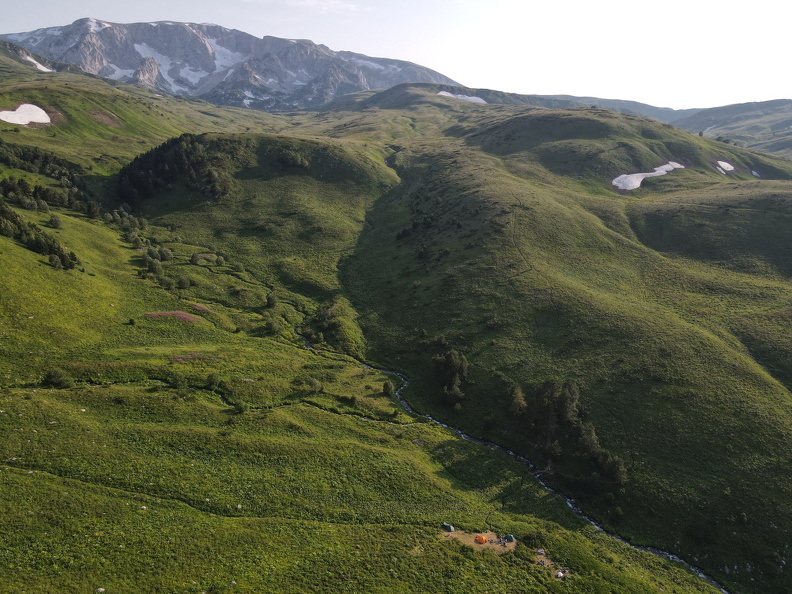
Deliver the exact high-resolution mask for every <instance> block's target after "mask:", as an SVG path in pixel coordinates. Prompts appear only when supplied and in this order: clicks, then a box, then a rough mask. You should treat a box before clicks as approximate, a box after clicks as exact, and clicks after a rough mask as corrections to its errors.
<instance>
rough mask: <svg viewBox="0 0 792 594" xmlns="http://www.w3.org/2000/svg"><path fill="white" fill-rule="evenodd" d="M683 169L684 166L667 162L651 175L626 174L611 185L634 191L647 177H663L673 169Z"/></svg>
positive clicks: (674, 162) (656, 168)
mask: <svg viewBox="0 0 792 594" xmlns="http://www.w3.org/2000/svg"><path fill="white" fill-rule="evenodd" d="M684 168H685V166H684V165H680V164H679V163H677V162H676V161H669V162H668V163H666V164H665V165H661V166H660V167H655V169H654V171H653V172H651V173H626V174H624V175H620V176H619V177H617V178H616V179H614V180H613V182H612V183H613V185H614V186H616V187H617V188H619V189H620V190H635V189H636V188H640V187H641V182H642V181H643V180H645V179H646V178H647V177H657V176H659V175H665V174H666V173H668V172H669V171H673V170H674V169H684Z"/></svg>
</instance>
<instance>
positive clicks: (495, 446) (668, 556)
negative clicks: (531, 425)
mask: <svg viewBox="0 0 792 594" xmlns="http://www.w3.org/2000/svg"><path fill="white" fill-rule="evenodd" d="M301 328H302V326H300V327H298V328H295V330H294V332H295V334H297V336H299V337H300V338H301V339H303V340H304V341H305V348H306V349H308V350H311V351H314V352H315V353H317V354H319V353H320V352H321V351H318V350H317V349H315V348H314V347H313V345H312V344H311V342H310V340H308V339H307V338H306V337H305V336H303V335H302V334H300V329H301ZM350 359H354V358H353V357H350ZM358 363H359V364H360V365H362V366H363V367H365V368H366V369H370V370H372V371H376V372H379V373H382V374H383V375H389V376H391V377H395V378H397V379H398V380H399V382H400V384H401V385H399V386H398V387H397V388H396V392H395V394H396V400H397V401H398V402H399V404H400V405H401V406H402V408H404V410H405V411H406V412H408V413H409V414H411V415H413V416H416V417H421V418H422V419H426V420H428V421H430V422H432V423H434V424H435V425H439V426H440V427H443V428H445V429H448V430H449V431H452V432H453V433H455V434H456V435H457V436H458V437H459V438H460V439H464V440H465V441H470V442H473V443H476V444H479V445H482V446H485V447H488V448H490V449H491V450H498V451H501V452H504V453H506V454H508V455H509V456H511V457H512V458H515V459H517V460H519V461H520V462H522V463H523V464H525V465H526V466H528V468H529V469H530V470H531V472H532V473H533V472H535V471H536V467H535V466H534V465H533V463H532V462H531V461H530V460H528V458H526V457H524V456H521V455H519V454H518V453H516V452H513V451H512V450H510V449H508V448H505V447H503V446H500V445H498V444H496V443H493V442H491V441H487V440H485V439H479V438H478V437H473V436H472V435H468V434H467V433H465V432H464V431H462V430H461V429H457V428H456V427H452V426H451V425H448V424H446V423H443V422H442V421H438V420H437V419H435V418H434V417H433V416H431V415H428V414H425V413H420V412H418V411H416V410H415V409H414V408H413V407H412V406H410V403H409V402H407V400H406V399H405V398H404V396H403V395H402V391H403V390H404V389H405V388H406V387H407V386H409V385H410V381H409V380H408V379H407V378H406V377H405V376H404V375H403V374H401V373H399V372H398V371H390V370H387V369H379V368H377V367H372V366H371V365H367V364H366V363H363V362H362V361H358ZM533 476H534V478H535V479H536V481H537V482H538V483H539V484H540V485H542V487H543V488H544V489H546V490H547V491H548V492H550V493H552V494H554V495H556V496H558V497H561V498H562V499H563V500H564V502H565V503H566V505H567V507H568V508H569V509H571V510H572V511H573V512H574V513H575V515H577V516H578V517H579V518H581V519H582V520H584V521H586V522H588V523H589V524H591V525H592V526H594V528H596V529H597V530H599V531H600V532H602V533H603V534H605V535H607V536H610V537H611V538H615V539H616V540H618V541H619V542H621V543H623V544H625V545H627V546H629V547H631V548H633V549H635V550H637V551H644V552H646V553H651V554H653V555H656V556H658V557H662V558H663V559H668V560H669V561H674V562H675V563H679V564H681V565H683V566H685V567H687V568H688V569H689V570H690V571H692V572H693V573H694V574H696V575H697V576H698V577H699V578H701V579H703V580H704V581H706V582H707V583H709V584H710V585H712V586H714V587H716V588H718V589H719V590H720V591H721V592H722V593H723V594H729V591H728V590H726V588H724V587H723V586H722V585H720V584H719V583H718V582H716V581H715V580H714V579H712V578H711V577H709V576H708V575H707V574H705V573H704V572H703V571H701V570H700V569H699V568H698V567H696V566H694V565H692V564H691V563H688V562H687V561H685V560H684V559H682V558H681V557H679V556H678V555H675V554H674V553H669V552H668V551H664V550H662V549H658V548H655V547H644V546H640V545H634V544H632V543H631V542H629V541H628V540H626V539H624V538H622V537H621V536H619V535H618V534H613V533H612V532H608V531H607V530H605V528H603V527H602V526H601V525H600V524H598V523H597V522H596V521H594V520H593V519H592V518H591V517H589V516H588V515H586V514H585V512H583V510H581V509H580V507H578V505H577V504H576V503H575V502H574V500H572V499H571V498H569V497H567V496H566V495H564V494H563V493H560V492H559V491H557V490H556V489H553V488H552V487H550V486H549V485H548V484H547V483H545V482H544V481H543V480H542V478H541V477H539V476H538V475H536V474H534V475H533Z"/></svg>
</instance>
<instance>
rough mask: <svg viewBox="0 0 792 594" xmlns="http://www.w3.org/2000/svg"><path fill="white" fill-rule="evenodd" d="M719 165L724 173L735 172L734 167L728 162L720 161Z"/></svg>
mask: <svg viewBox="0 0 792 594" xmlns="http://www.w3.org/2000/svg"><path fill="white" fill-rule="evenodd" d="M718 165H720V167H721V169H723V170H724V171H734V165H732V164H731V163H727V162H726V161H718Z"/></svg>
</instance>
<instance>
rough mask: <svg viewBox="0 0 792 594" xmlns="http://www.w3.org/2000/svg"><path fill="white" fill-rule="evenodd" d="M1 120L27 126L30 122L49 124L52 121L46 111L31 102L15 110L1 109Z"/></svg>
mask: <svg viewBox="0 0 792 594" xmlns="http://www.w3.org/2000/svg"><path fill="white" fill-rule="evenodd" d="M0 120H3V121H4V122H8V123H9V124H20V125H22V126H27V125H28V124H49V123H50V122H51V121H52V120H50V117H49V115H47V112H46V111H44V110H43V109H41V108H40V107H39V106H38V105H33V104H31V103H23V104H22V105H20V106H19V107H17V108H16V109H15V110H14V111H0Z"/></svg>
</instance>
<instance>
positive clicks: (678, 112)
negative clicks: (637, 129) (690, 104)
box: [550, 95, 701, 122]
mask: <svg viewBox="0 0 792 594" xmlns="http://www.w3.org/2000/svg"><path fill="white" fill-rule="evenodd" d="M550 96H551V97H555V98H558V99H565V100H568V101H574V102H575V103H578V104H581V105H592V106H596V107H606V108H607V109H612V110H613V111H618V112H620V113H624V114H627V115H639V116H643V117H647V118H652V119H653V120H658V121H660V122H673V121H674V120H678V119H680V118H684V117H688V116H692V115H694V114H696V113H698V112H699V111H701V110H700V109H672V108H670V107H655V106H654V105H648V104H646V103H639V102H637V101H625V100H621V99H600V98H598V97H575V96H573V95H550Z"/></svg>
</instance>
